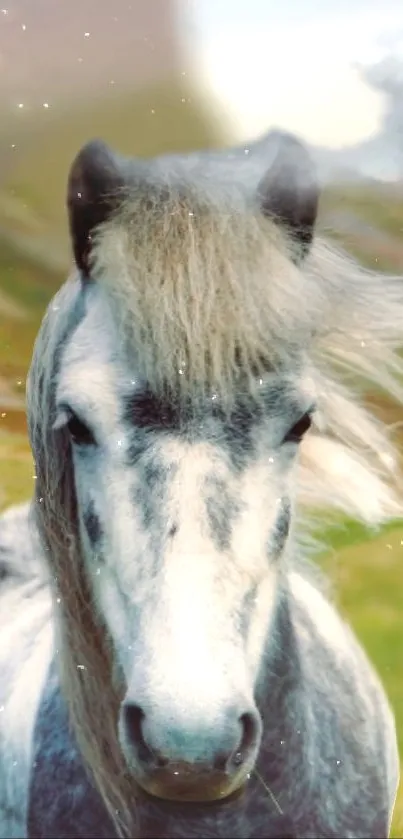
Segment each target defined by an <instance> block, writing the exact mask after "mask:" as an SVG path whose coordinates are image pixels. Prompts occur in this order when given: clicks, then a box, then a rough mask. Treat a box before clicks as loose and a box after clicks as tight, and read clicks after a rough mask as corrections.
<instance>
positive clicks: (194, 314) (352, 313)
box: [27, 187, 403, 836]
mask: <svg viewBox="0 0 403 839" xmlns="http://www.w3.org/2000/svg"><path fill="white" fill-rule="evenodd" d="M93 277H94V279H95V281H96V282H97V283H99V286H100V289H101V292H100V293H103V294H105V295H106V296H107V298H108V300H109V302H110V306H111V310H112V311H113V312H114V315H115V317H116V318H117V320H118V321H119V324H120V325H121V326H122V329H123V334H124V335H125V339H126V340H127V342H128V343H129V345H130V348H131V350H132V351H133V352H134V353H135V354H136V358H137V359H138V362H139V365H140V375H142V376H144V377H145V378H146V379H147V381H149V382H150V383H151V384H152V386H155V387H156V388H161V387H167V386H169V388H171V389H173V391H174V392H175V393H179V395H180V396H184V397H185V398H186V399H188V398H193V397H194V398H196V396H197V394H198V393H199V392H200V388H203V387H205V386H206V387H207V388H208V389H214V390H215V391H217V393H218V395H219V396H220V397H222V399H223V401H224V402H225V403H226V404H230V403H231V397H232V394H233V393H234V390H235V385H236V387H238V386H239V383H240V382H241V383H242V388H243V389H244V390H245V392H246V394H247V395H249V396H250V397H251V398H255V397H256V372H257V373H258V374H259V371H262V372H263V371H265V370H267V369H268V368H270V369H273V368H274V369H276V368H281V369H283V370H284V369H285V370H287V369H288V370H289V371H290V374H291V375H292V374H293V373H295V371H296V364H297V363H298V355H300V354H301V353H302V355H303V358H304V361H305V363H306V365H307V366H308V369H309V373H310V375H311V376H312V379H313V381H314V383H315V388H316V391H317V397H318V411H317V417H316V419H315V427H314V429H313V430H312V432H310V433H309V434H308V435H307V437H306V440H305V441H304V442H303V443H302V446H301V453H300V463H299V466H298V470H297V489H296V507H297V511H298V512H299V517H300V522H299V524H300V525H301V526H303V524H304V521H305V517H306V514H307V512H308V511H309V510H310V509H313V510H316V509H317V508H318V507H320V508H327V509H329V510H334V509H337V510H342V511H344V512H346V513H349V514H350V515H351V513H353V515H355V517H356V518H357V519H361V520H363V521H364V522H366V523H369V524H372V525H378V524H380V523H382V522H385V521H387V520H389V519H391V518H394V517H396V516H398V515H400V514H401V512H402V503H401V484H400V478H399V471H398V454H397V450H396V448H395V445H394V442H393V439H392V438H391V435H390V432H389V430H388V428H387V427H386V425H385V424H384V423H382V422H381V421H380V420H377V419H376V418H374V417H373V416H372V414H371V412H370V411H369V410H368V408H367V407H366V406H365V401H364V396H365V393H366V391H367V390H368V389H370V388H372V387H376V388H380V389H381V390H382V391H383V392H384V393H385V394H386V395H387V396H388V397H390V398H392V399H394V400H396V401H398V402H399V403H403V358H402V355H401V353H400V346H401V341H402V329H401V324H402V323H403V279H402V278H400V277H395V276H385V275H382V274H379V273H377V272H374V271H369V270H365V269H364V268H362V267H361V266H359V265H358V264H357V263H356V262H355V261H354V260H353V259H352V258H351V257H349V256H347V255H346V254H345V253H343V252H342V251H340V250H338V249H336V248H335V247H334V246H333V245H330V244H329V243H327V242H325V241H323V240H321V239H320V238H316V239H315V241H314V243H313V246H312V249H311V251H310V253H309V255H308V256H307V257H306V258H305V260H304V261H303V262H301V263H299V264H297V262H296V260H295V259H294V244H293V242H292V240H291V239H290V238H289V237H287V236H286V235H284V233H283V231H282V230H281V229H280V227H279V225H277V224H276V223H275V221H274V220H273V219H271V218H264V217H262V216H259V215H258V213H257V212H255V211H253V209H252V208H249V207H246V206H242V205H241V204H239V205H236V209H234V205H233V203H231V201H229V202H228V203H225V201H224V202H223V201H221V202H217V201H216V200H215V198H214V195H213V191H212V190H211V189H209V190H206V189H200V190H197V189H196V188H195V187H189V188H188V190H187V191H186V190H183V189H181V190H177V191H175V190H174V191H168V195H167V194H166V193H164V197H163V200H161V191H160V190H158V189H156V190H155V191H154V192H153V190H152V189H151V190H150V189H147V190H145V189H144V190H142V189H140V188H138V189H137V190H136V189H133V190H132V192H131V193H130V194H128V195H127V196H126V197H125V199H124V201H123V202H122V204H121V206H120V208H119V210H118V211H117V212H116V213H114V214H113V215H112V217H111V218H110V219H109V220H108V221H107V222H106V223H105V224H103V225H102V226H101V227H100V228H99V230H98V232H97V233H96V234H95V236H94V250H93ZM81 297H82V289H81V284H80V281H79V280H76V279H71V280H70V281H68V282H67V284H66V285H65V286H64V287H63V289H62V290H61V291H60V292H59V294H58V296H57V297H56V299H55V302H54V303H53V305H52V306H51V307H50V308H49V310H48V313H47V315H46V317H45V319H44V322H43V325H42V328H41V330H40V333H39V335H38V338H37V341H36V345H35V350H34V356H33V363H32V368H31V373H30V379H29V386H28V392H27V396H28V417H29V431H30V439H31V445H32V449H33V453H34V458H35V465H36V476H37V480H36V520H37V525H38V529H39V532H40V535H41V539H42V544H43V546H44V549H45V553H46V557H47V562H48V566H49V569H50V572H51V578H52V580H53V581H54V582H53V588H54V592H55V595H56V594H57V597H58V599H59V601H60V602H58V604H57V607H56V605H55V622H56V650H57V652H58V658H59V663H60V670H61V680H62V686H63V692H64V695H65V698H66V701H67V706H68V709H69V714H70V719H71V724H72V727H73V730H74V733H75V736H76V738H77V741H78V745H79V748H80V750H81V753H82V755H83V758H84V761H85V763H86V765H87V767H88V768H89V771H90V774H91V775H92V778H93V780H94V782H95V785H96V787H97V788H98V789H99V791H100V793H101V795H102V797H103V799H104V802H105V804H106V806H107V808H108V810H109V813H110V814H111V817H112V819H113V821H114V823H115V826H116V830H117V832H118V835H119V836H133V835H136V830H137V828H136V820H135V815H133V812H135V800H136V789H135V788H134V787H133V782H132V781H131V779H130V778H129V777H128V774H127V771H126V766H125V764H124V760H123V756H122V754H121V751H120V748H119V744H118V739H117V718H118V711H119V703H120V701H121V698H122V693H123V683H122V678H121V674H119V672H117V671H115V670H114V666H115V665H114V663H113V659H112V652H111V649H110V645H109V640H108V637H107V632H106V630H105V627H104V626H103V625H102V620H101V618H100V616H99V613H98V611H97V608H96V605H95V603H94V602H93V599H92V593H91V587H90V585H89V581H88V579H87V576H86V572H85V563H84V561H83V556H82V549H81V544H80V538H79V530H78V517H77V503H76V493H75V485H74V474H73V468H72V459H71V452H70V448H69V443H68V440H67V437H66V433H65V431H64V430H63V429H58V430H54V429H53V423H54V419H55V386H56V382H57V376H58V369H59V366H60V358H61V352H62V349H63V346H64V344H65V341H66V338H67V337H68V335H69V334H70V332H71V329H72V328H73V326H74V323H75V321H76V319H77V318H78V314H77V312H78V310H79V307H80V300H81ZM39 501H40V503H39ZM297 536H298V520H297Z"/></svg>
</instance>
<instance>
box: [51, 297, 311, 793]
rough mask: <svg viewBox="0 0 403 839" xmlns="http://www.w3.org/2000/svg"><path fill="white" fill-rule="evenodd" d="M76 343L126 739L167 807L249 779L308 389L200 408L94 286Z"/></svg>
mask: <svg viewBox="0 0 403 839" xmlns="http://www.w3.org/2000/svg"><path fill="white" fill-rule="evenodd" d="M87 294H88V295H89V297H91V298H92V299H91V300H90V301H89V303H90V305H88V308H87V314H86V316H85V317H84V319H83V321H82V322H81V324H80V325H79V326H78V328H77V329H76V331H75V332H74V334H73V335H72V337H71V338H70V341H69V343H68V344H67V346H66V348H65V350H64V353H63V356H62V362H61V368H60V378H59V384H58V389H57V420H56V425H57V426H59V427H60V426H62V425H65V426H66V427H67V430H68V433H69V435H70V440H71V447H72V459H73V465H74V475H75V485H76V493H77V500H78V510H79V520H80V530H81V540H82V545H83V549H84V555H85V558H86V563H87V573H88V575H89V577H90V580H91V585H92V588H93V591H94V595H95V600H96V603H97V606H98V609H99V612H100V615H101V617H102V619H103V621H104V623H105V624H106V627H107V629H108V633H109V635H110V637H111V639H112V642H113V646H114V649H115V654H116V658H117V661H118V663H119V666H120V668H121V670H122V671H123V673H124V680H125V684H126V687H127V689H126V695H125V698H124V701H123V703H122V706H121V713H120V721H119V732H120V742H121V746H122V749H123V751H124V753H125V756H126V759H127V762H128V764H129V766H130V768H131V770H132V771H133V773H134V775H135V777H136V778H137V780H138V781H139V783H140V784H141V785H142V786H143V787H145V788H146V789H147V790H149V791H151V792H153V793H154V794H156V795H160V796H162V797H165V798H178V797H180V798H188V799H192V800H195V799H198V798H202V799H209V798H210V799H214V798H219V797H221V796H225V795H228V794H229V793H230V792H231V791H232V790H234V789H235V788H237V787H238V786H240V785H241V784H242V783H243V781H244V780H245V778H246V776H247V775H248V773H250V771H251V770H252V768H253V766H254V762H255V760H256V756H257V752H258V749H259V742H260V735H261V721H260V717H259V714H258V711H257V707H256V703H255V688H256V684H257V680H258V676H259V671H260V665H261V661H262V656H263V653H264V649H265V643H266V639H267V637H268V634H269V632H270V626H271V623H272V621H273V617H274V614H275V610H276V602H277V597H278V590H279V579H280V569H281V563H280V559H281V556H282V554H283V553H284V550H285V547H286V544H287V536H288V532H289V527H290V519H291V510H292V483H293V481H292V478H293V465H294V463H295V458H296V454H297V450H298V442H299V440H300V439H301V437H302V435H303V434H304V432H305V431H306V430H307V429H308V427H309V423H310V411H311V406H312V394H310V393H309V390H308V389H307V387H306V386H303V384H302V383H301V381H299V380H298V379H297V377H295V378H296V380H294V381H291V380H290V378H289V377H288V378H284V377H280V376H279V375H275V374H273V373H272V374H268V375H267V377H266V378H265V379H264V380H263V379H259V381H257V383H256V386H257V388H260V389H261V393H262V398H261V400H260V403H259V404H260V410H259V411H257V412H256V413H255V414H254V413H253V412H251V411H250V410H248V405H247V404H245V403H243V402H242V398H241V396H240V398H239V400H238V402H237V401H236V400H235V403H234V404H235V408H234V410H233V412H232V414H231V415H230V416H228V415H227V414H225V413H223V412H222V411H221V410H220V406H219V405H218V404H217V399H216V398H215V394H212V396H211V397H210V398H208V399H206V401H205V403H203V405H199V406H198V409H197V411H193V412H192V413H189V415H187V414H186V412H184V411H183V410H182V409H179V408H178V406H177V405H176V404H175V401H174V400H171V401H169V399H168V400H167V399H166V398H165V399H164V400H163V399H160V398H158V396H157V395H155V394H153V393H151V392H150V390H149V388H148V387H147V383H145V382H141V381H140V380H139V379H138V377H137V375H136V359H134V358H128V357H127V354H126V355H125V354H124V353H123V350H122V351H121V352H119V351H118V349H117V348H118V347H119V346H120V344H119V340H118V337H119V336H118V333H117V331H116V327H115V326H114V324H113V322H112V318H111V316H110V313H109V312H108V308H107V306H106V304H105V299H104V298H103V295H102V292H101V291H100V290H99V289H98V288H97V287H96V286H94V287H93V288H92V289H91V290H90V291H88V292H87Z"/></svg>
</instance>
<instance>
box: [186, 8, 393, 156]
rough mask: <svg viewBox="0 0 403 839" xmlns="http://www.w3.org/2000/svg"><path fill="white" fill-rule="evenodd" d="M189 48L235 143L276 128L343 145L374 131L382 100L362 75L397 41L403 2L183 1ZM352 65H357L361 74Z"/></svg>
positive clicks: (379, 122)
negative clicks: (365, 67) (361, 69)
mask: <svg viewBox="0 0 403 839" xmlns="http://www.w3.org/2000/svg"><path fill="white" fill-rule="evenodd" d="M182 8H183V9H184V15H185V18H184V19H185V21H186V25H187V37H186V42H187V50H188V56H189V58H190V61H191V63H192V65H193V67H195V68H196V69H197V73H198V75H199V76H200V78H201V83H202V86H203V87H204V88H205V89H207V90H208V91H212V92H213V94H214V96H215V98H216V100H217V105H218V108H219V109H220V112H221V113H222V114H223V115H225V119H226V120H228V122H229V124H230V126H231V129H232V131H233V132H235V134H236V135H237V137H239V139H247V138H248V137H253V136H256V135H258V134H259V133H261V132H262V131H265V130H266V129H269V128H271V127H273V126H274V125H278V126H280V127H282V128H285V129H287V130H290V131H295V132H297V133H298V134H299V135H300V136H302V137H304V138H305V139H306V140H307V141H308V142H312V143H315V144H320V145H326V146H328V147H331V148H337V147H343V146H346V145H349V144H353V143H356V142H359V141H361V140H362V139H365V138H366V137H368V136H370V135H371V134H373V133H375V132H376V131H377V130H378V128H379V127H380V125H381V123H382V117H383V113H384V101H383V97H382V96H381V94H379V93H377V92H376V91H374V90H371V89H370V88H369V87H368V86H367V85H366V84H365V82H364V80H363V79H362V78H361V76H360V71H359V65H360V64H363V65H368V64H371V63H372V62H374V61H377V60H379V59H380V58H381V57H382V56H383V55H384V54H385V51H386V52H387V51H388V49H389V48H390V47H391V45H392V47H395V38H396V33H400V44H399V46H398V50H400V52H401V53H402V52H403V50H401V46H402V42H403V37H402V33H403V2H402V0H182ZM357 65H358V66H357Z"/></svg>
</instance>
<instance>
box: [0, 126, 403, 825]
mask: <svg viewBox="0 0 403 839" xmlns="http://www.w3.org/2000/svg"><path fill="white" fill-rule="evenodd" d="M317 200H318V190H317V187H316V183H315V177H314V171H313V167H312V164H311V162H310V159H309V156H308V155H307V153H306V152H305V150H304V149H303V147H302V146H301V145H300V144H299V143H298V142H297V141H296V140H295V139H293V138H291V137H288V136H284V135H282V134H280V133H278V132H274V133H272V134H270V135H268V137H267V138H265V140H262V141H261V142H259V143H257V144H256V145H255V147H252V146H251V147H250V149H248V154H247V155H246V154H245V151H244V150H242V149H237V150H234V151H233V152H230V153H228V154H226V153H221V154H219V153H210V152H206V153H200V154H196V155H190V156H180V155H179V156H173V157H169V158H161V159H158V160H155V161H142V162H140V161H126V160H122V159H120V158H118V157H115V156H114V155H113V154H112V152H110V151H109V150H108V149H107V148H106V147H105V146H103V145H102V144H100V143H93V144H90V145H89V146H87V147H85V148H84V149H83V150H82V151H81V153H80V154H79V155H78V157H77V159H76V161H75V162H74V164H73V166H72V170H71V174H70V179H69V192H68V204H69V217H70V229H71V236H72V247H73V252H74V255H75V261H76V268H77V271H76V273H74V274H73V276H72V277H71V278H70V279H69V280H68V281H67V283H66V284H65V285H64V286H63V288H62V289H61V290H60V292H59V293H58V295H57V296H56V298H55V300H54V301H53V303H52V304H51V306H50V307H49V309H48V312H47V314H46V317H45V319H44V322H43V324H42V327H41V330H40V333H39V336H38V339H37V343H36V347H35V351H34V356H33V362H32V367H31V371H30V376H29V382H28V389H27V404H28V420H29V430H30V440H31V445H32V449H33V454H34V458H35V467H36V475H37V480H36V494H35V499H34V501H33V504H32V507H31V506H23V507H20V508H16V509H13V510H11V511H9V512H8V513H6V514H5V515H4V516H3V517H2V519H1V520H0V545H1V548H2V556H3V557H5V560H2V568H3V569H4V571H3V572H2V580H1V583H0V638H1V645H0V708H1V709H2V710H1V711H0V837H6V836H12V837H28V836H29V837H39V836H42V837H45V836H46V837H50V836H55V835H57V836H66V837H67V836H69V837H84V836H86V837H95V836H111V835H126V836H138V837H143V838H144V837H151V836H153V837H164V838H165V839H168V837H171V839H180V837H190V836H193V837H198V839H202V837H216V839H221V837H222V839H227V837H236V839H246V837H248V839H254V837H256V839H257V837H260V839H270V837H275V836H282V837H289V839H290V837H292V836H295V837H317V836H322V837H336V836H346V837H362V836H368V837H371V836H373V837H375V836H383V837H386V836H387V835H388V831H389V827H390V821H391V817H392V812H393V806H394V800H395V795H396V789H397V782H398V772H399V763H398V755H397V747H396V734H395V727H394V721H393V715H392V713H391V710H390V708H389V705H388V701H387V698H386V696H385V694H384V691H383V689H382V686H381V684H380V682H379V679H378V677H377V676H376V674H375V673H374V671H373V669H372V668H371V665H370V664H369V662H368V661H367V659H366V657H365V655H364V653H363V651H362V649H361V647H360V646H359V644H358V642H357V641H356V639H355V638H354V636H353V635H352V633H351V632H350V630H349V629H348V627H347V626H346V625H345V624H344V623H343V621H342V620H341V619H340V618H339V616H338V615H337V613H336V611H335V610H334V608H333V607H332V605H331V604H330V603H329V602H328V600H327V599H326V598H325V596H324V595H323V593H322V592H321V588H320V584H319V582H318V580H317V579H316V576H315V575H314V574H313V573H311V571H308V566H307V564H306V557H305V552H306V547H305V548H304V545H306V540H305V529H306V526H307V518H306V516H307V513H309V511H310V508H313V509H315V510H316V509H317V508H318V507H321V508H322V509H323V510H325V509H326V508H329V509H332V508H335V509H339V510H343V511H345V512H348V513H350V514H351V515H354V516H356V517H357V518H358V519H361V520H364V521H367V522H370V523H372V524H374V525H375V524H378V523H381V522H383V521H387V520H388V519H390V518H392V517H395V516H397V515H401V502H400V498H401V495H400V494H399V487H398V486H397V482H398V480H399V476H398V468H397V461H396V457H395V455H396V452H395V450H394V447H393V444H392V442H390V440H389V439H388V432H387V429H385V428H384V427H383V425H382V424H380V423H378V422H376V421H375V420H374V419H373V418H372V417H371V416H370V414H368V413H367V411H366V410H365V409H364V407H363V406H362V404H361V402H360V394H359V392H358V391H356V390H355V382H356V380H357V375H358V374H359V376H360V377H361V378H364V379H366V381H367V382H368V384H369V385H373V384H379V385H380V386H383V388H384V389H385V390H386V391H387V393H388V394H389V396H391V397H394V398H395V399H396V400H398V401H400V402H403V387H402V384H401V382H402V377H401V374H402V372H403V362H402V360H401V358H400V356H399V354H398V350H399V347H400V344H401V334H402V329H401V324H402V323H403V282H402V279H401V278H396V277H386V276H382V275H379V274H376V273H371V272H366V271H364V270H363V269H361V268H360V267H359V266H358V265H356V264H355V263H354V262H353V261H352V260H350V259H349V258H348V257H346V256H345V255H343V254H340V253H338V252H337V251H335V250H333V249H332V248H330V247H329V246H327V245H326V244H325V243H323V242H321V241H320V240H318V239H316V238H314V224H315V217H316V208H317ZM345 372H347V373H349V374H350V373H352V374H353V376H350V375H348V376H345ZM145 790H147V791H148V793H152V794H153V795H149V794H146V793H145ZM156 795H157V796H159V797H155V796H156ZM168 799H170V800H169V801H168ZM184 799H186V801H185V800H184ZM208 801H209V802H210V803H209V804H207V802H208Z"/></svg>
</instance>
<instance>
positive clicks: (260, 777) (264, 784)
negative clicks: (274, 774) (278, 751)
mask: <svg viewBox="0 0 403 839" xmlns="http://www.w3.org/2000/svg"><path fill="white" fill-rule="evenodd" d="M252 774H253V775H255V776H256V778H257V779H258V781H260V783H261V784H262V786H263V787H264V789H265V790H266V792H267V795H268V796H269V798H270V799H271V801H272V802H273V804H274V806H275V808H276V810H277V812H278V813H280V816H284V810H282V808H281V807H280V804H279V803H278V801H277V798H276V796H275V795H274V792H272V790H271V789H270V787H269V785H268V784H267V783H266V781H264V780H263V778H262V776H261V774H260V772H258V770H257V769H256V767H255V769H253V772H252Z"/></svg>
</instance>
